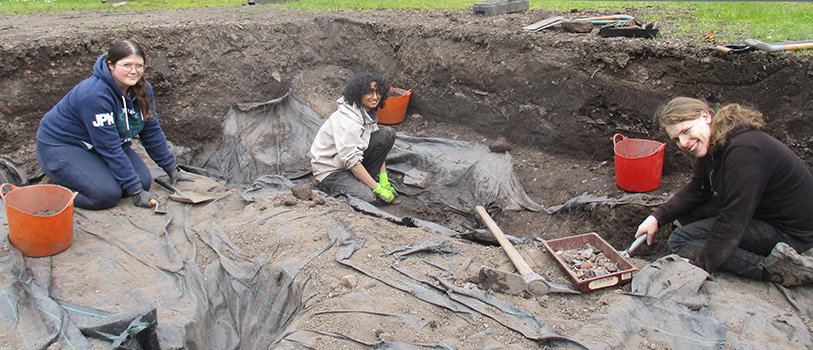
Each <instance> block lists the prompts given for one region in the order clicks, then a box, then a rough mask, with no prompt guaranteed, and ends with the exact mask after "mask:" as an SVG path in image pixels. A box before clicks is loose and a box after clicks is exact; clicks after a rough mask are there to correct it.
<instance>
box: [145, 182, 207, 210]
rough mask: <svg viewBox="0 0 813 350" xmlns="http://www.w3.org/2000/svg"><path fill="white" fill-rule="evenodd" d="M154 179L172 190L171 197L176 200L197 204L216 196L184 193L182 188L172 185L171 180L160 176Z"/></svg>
mask: <svg viewBox="0 0 813 350" xmlns="http://www.w3.org/2000/svg"><path fill="white" fill-rule="evenodd" d="M153 180H155V182H156V183H157V184H159V185H161V186H164V188H166V189H168V190H170V191H172V194H170V195H169V199H172V200H174V201H176V202H181V203H192V204H197V203H203V202H208V201H211V200H213V199H215V197H214V196H210V195H205V194H199V193H183V192H181V191H180V190H178V188H176V187H175V186H172V185H170V184H169V182H166V181H165V180H164V179H161V178H158V177H156V178H155V179H153Z"/></svg>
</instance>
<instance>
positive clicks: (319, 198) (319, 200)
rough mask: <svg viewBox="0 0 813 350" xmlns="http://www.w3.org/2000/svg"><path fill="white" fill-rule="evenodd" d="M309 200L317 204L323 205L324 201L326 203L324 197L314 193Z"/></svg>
mask: <svg viewBox="0 0 813 350" xmlns="http://www.w3.org/2000/svg"><path fill="white" fill-rule="evenodd" d="M311 200H312V201H313V202H314V203H316V204H317V205H324V204H325V203H327V201H326V200H325V199H324V198H322V196H320V195H318V194H316V193H314V194H312V195H311Z"/></svg>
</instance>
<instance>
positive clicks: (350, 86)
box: [342, 72, 390, 110]
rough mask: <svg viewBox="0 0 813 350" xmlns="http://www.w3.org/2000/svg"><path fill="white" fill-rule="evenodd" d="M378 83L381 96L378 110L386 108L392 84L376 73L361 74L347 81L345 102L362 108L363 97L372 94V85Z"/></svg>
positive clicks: (377, 88) (377, 86) (377, 87)
mask: <svg viewBox="0 0 813 350" xmlns="http://www.w3.org/2000/svg"><path fill="white" fill-rule="evenodd" d="M372 82H376V91H378V94H379V95H380V96H381V98H380V99H379V100H378V106H377V107H376V110H379V109H381V108H384V102H386V101H387V92H389V91H390V82H389V81H387V79H385V78H384V77H382V76H380V75H378V74H375V73H369V72H367V73H360V74H356V75H355V76H354V77H352V78H350V80H348V81H347V85H345V86H344V92H343V94H342V95H344V100H345V101H346V102H347V103H350V104H355V105H356V106H361V95H364V94H366V93H368V92H370V83H372Z"/></svg>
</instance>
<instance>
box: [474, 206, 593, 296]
mask: <svg viewBox="0 0 813 350" xmlns="http://www.w3.org/2000/svg"><path fill="white" fill-rule="evenodd" d="M474 210H475V211H476V212H477V214H479V215H480V217H481V218H482V219H483V221H484V222H485V223H486V226H488V228H489V230H491V233H493V234H494V237H495V238H496V239H497V242H499V243H500V246H502V248H503V250H504V251H505V254H507V255H508V258H509V259H511V262H512V263H513V264H514V267H516V268H517V271H519V274H515V273H510V272H505V271H499V270H496V269H492V268H489V267H486V266H483V267H481V268H480V288H483V289H486V290H488V289H491V290H494V291H497V292H502V293H506V294H521V293H523V292H528V293H530V294H532V295H546V294H548V293H568V294H581V292H579V291H577V290H573V289H571V288H570V287H568V286H566V285H563V284H558V283H551V282H548V281H547V280H545V278H544V277H542V276H541V275H539V274H537V273H536V272H534V271H533V270H532V269H531V267H530V266H529V265H528V263H527V262H525V259H523V258H522V256H521V255H519V252H518V251H517V249H516V248H514V246H513V245H512V244H511V242H510V241H509V240H508V238H506V237H505V234H504V233H503V232H502V230H500V228H499V227H498V226H497V223H495V222H494V220H493V219H491V216H489V215H488V212H486V210H485V208H483V207H482V206H479V205H478V206H476V207H475V208H474Z"/></svg>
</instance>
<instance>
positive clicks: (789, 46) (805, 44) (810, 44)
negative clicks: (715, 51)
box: [745, 39, 813, 52]
mask: <svg viewBox="0 0 813 350" xmlns="http://www.w3.org/2000/svg"><path fill="white" fill-rule="evenodd" d="M745 44H746V45H748V46H751V47H753V48H755V49H757V50H762V51H768V52H778V51H792V50H803V49H813V40H802V41H785V42H778V43H764V42H762V41H759V40H756V39H745Z"/></svg>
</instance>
